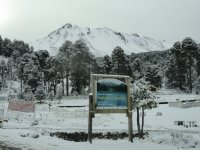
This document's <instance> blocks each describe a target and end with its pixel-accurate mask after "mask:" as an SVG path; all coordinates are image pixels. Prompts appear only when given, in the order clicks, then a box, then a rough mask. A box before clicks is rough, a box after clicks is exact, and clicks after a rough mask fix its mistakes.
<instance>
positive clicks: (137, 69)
mask: <svg viewBox="0 0 200 150" xmlns="http://www.w3.org/2000/svg"><path fill="white" fill-rule="evenodd" d="M132 70H133V77H134V79H136V80H138V79H140V78H142V77H143V76H144V68H143V66H142V61H141V59H140V58H135V59H134V61H133V63H132Z"/></svg>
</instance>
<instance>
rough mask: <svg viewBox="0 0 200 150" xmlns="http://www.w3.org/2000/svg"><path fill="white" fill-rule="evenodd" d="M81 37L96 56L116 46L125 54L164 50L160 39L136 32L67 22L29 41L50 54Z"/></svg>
mask: <svg viewBox="0 0 200 150" xmlns="http://www.w3.org/2000/svg"><path fill="white" fill-rule="evenodd" d="M79 39H83V40H84V41H85V42H86V44H87V46H88V47H89V48H90V51H91V52H92V53H93V54H94V55H96V56H104V55H106V54H107V55H110V54H111V53H112V51H113V49H114V48H115V47H116V46H120V47H121V48H122V49H124V52H125V53H126V54H131V53H132V52H134V53H139V52H147V51H155V50H164V49H167V47H164V45H163V44H162V42H161V41H157V40H155V39H152V38H150V37H146V36H140V35H138V34H137V33H134V34H127V33H122V32H117V31H114V30H112V29H110V28H108V27H103V28H96V29H91V28H89V27H84V28H83V27H79V26H77V25H72V24H70V23H67V24H65V25H63V26H62V27H61V28H59V29H57V30H54V31H53V32H51V33H50V34H48V36H46V37H45V38H42V39H39V40H37V41H35V42H31V45H33V47H34V49H35V50H40V49H46V50H48V51H49V53H50V54H51V55H56V54H57V53H58V49H59V47H60V46H61V45H62V44H63V43H64V42H65V41H66V40H69V41H72V42H75V41H76V40H79Z"/></svg>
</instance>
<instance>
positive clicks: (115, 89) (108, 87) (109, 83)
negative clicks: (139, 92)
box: [96, 78, 128, 109]
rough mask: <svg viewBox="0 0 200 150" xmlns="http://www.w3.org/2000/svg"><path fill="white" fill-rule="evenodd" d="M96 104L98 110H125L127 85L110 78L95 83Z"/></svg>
mask: <svg viewBox="0 0 200 150" xmlns="http://www.w3.org/2000/svg"><path fill="white" fill-rule="evenodd" d="M96 104H97V108H98V109H104V108H113V109H120V108H124V109H125V108H126V109H127V106H128V94H127V85H126V84H125V83H124V82H122V81H120V80H118V79H112V78H106V79H101V80H99V81H97V88H96Z"/></svg>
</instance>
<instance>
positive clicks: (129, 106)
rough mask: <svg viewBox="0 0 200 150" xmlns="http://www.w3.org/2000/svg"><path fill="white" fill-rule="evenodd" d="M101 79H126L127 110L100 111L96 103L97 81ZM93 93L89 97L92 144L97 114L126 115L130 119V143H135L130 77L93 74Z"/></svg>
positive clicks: (90, 139) (89, 132) (89, 138)
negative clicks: (93, 126)
mask: <svg viewBox="0 0 200 150" xmlns="http://www.w3.org/2000/svg"><path fill="white" fill-rule="evenodd" d="M99 78H103V79H104V78H109V79H110V78H113V79H124V80H125V84H126V85H127V108H122V109H121V108H119V109H118V108H114V109H113V108H105V109H98V108H97V102H96V91H97V80H98V79H99ZM90 81H91V88H90V89H91V90H92V91H91V93H90V95H89V115H88V140H89V142H90V143H92V118H94V117H95V113H125V114H126V116H127V117H128V131H129V141H131V142H133V127H132V99H131V97H130V77H129V76H124V75H105V74H92V75H91V80H90Z"/></svg>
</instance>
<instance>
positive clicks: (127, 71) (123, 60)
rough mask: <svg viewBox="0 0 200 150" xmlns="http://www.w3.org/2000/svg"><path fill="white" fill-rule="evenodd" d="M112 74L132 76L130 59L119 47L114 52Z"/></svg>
mask: <svg viewBox="0 0 200 150" xmlns="http://www.w3.org/2000/svg"><path fill="white" fill-rule="evenodd" d="M112 73H113V74H117V75H129V76H132V70H131V66H130V62H129V59H128V58H127V56H126V54H125V53H124V50H123V49H122V48H121V47H119V46H117V47H116V48H115V49H114V50H113V52H112Z"/></svg>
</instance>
